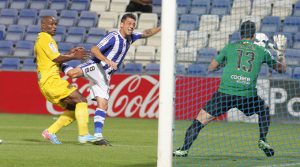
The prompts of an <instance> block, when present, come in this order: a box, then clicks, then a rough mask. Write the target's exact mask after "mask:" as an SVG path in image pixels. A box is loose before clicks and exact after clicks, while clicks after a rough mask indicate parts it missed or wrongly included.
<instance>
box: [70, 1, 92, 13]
mask: <svg viewBox="0 0 300 167" xmlns="http://www.w3.org/2000/svg"><path fill="white" fill-rule="evenodd" d="M89 8H90V0H72V3H70V6H69V9H71V10H78V11H86V10H88V9H89Z"/></svg>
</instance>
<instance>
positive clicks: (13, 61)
mask: <svg viewBox="0 0 300 167" xmlns="http://www.w3.org/2000/svg"><path fill="white" fill-rule="evenodd" d="M19 67H20V58H18V57H5V58H3V59H2V65H1V69H2V70H18V69H19Z"/></svg>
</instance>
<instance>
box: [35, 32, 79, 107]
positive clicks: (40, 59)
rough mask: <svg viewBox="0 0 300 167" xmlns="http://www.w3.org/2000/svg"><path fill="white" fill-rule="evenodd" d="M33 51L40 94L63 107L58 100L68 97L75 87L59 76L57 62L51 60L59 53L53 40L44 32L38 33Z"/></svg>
mask: <svg viewBox="0 0 300 167" xmlns="http://www.w3.org/2000/svg"><path fill="white" fill-rule="evenodd" d="M34 52H35V55H36V60H37V61H36V63H37V72H38V79H39V81H38V83H39V87H40V90H41V92H42V94H43V95H44V96H45V97H46V99H47V100H48V101H50V102H51V103H53V104H57V105H59V106H61V107H65V104H62V103H61V102H60V100H61V99H63V98H65V97H68V96H69V95H70V94H71V93H72V92H73V91H75V90H76V87H74V86H72V85H71V84H70V83H69V82H68V81H66V80H63V79H62V78H61V77H60V75H59V64H57V63H55V62H53V60H54V59H55V58H57V57H58V56H59V55H60V53H59V51H58V47H57V44H56V42H55V40H54V39H53V38H52V36H51V35H50V34H48V33H46V32H41V33H39V35H38V37H37V40H36V42H35V45H34Z"/></svg>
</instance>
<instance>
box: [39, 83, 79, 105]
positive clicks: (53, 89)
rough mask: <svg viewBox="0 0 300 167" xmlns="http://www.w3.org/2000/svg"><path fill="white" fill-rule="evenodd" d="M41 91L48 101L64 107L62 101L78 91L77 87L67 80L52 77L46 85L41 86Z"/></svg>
mask: <svg viewBox="0 0 300 167" xmlns="http://www.w3.org/2000/svg"><path fill="white" fill-rule="evenodd" d="M39 85H40V84H39ZM40 89H41V92H42V94H43V95H44V96H45V97H46V99H47V100H48V101H50V102H51V103H53V104H57V105H59V106H62V104H60V100H61V99H63V98H65V97H68V96H69V95H70V94H71V93H72V92H74V91H75V90H76V87H74V86H73V85H71V84H70V83H69V82H68V81H66V80H63V79H61V78H58V77H52V78H49V79H48V80H47V81H46V82H45V83H44V84H42V85H40Z"/></svg>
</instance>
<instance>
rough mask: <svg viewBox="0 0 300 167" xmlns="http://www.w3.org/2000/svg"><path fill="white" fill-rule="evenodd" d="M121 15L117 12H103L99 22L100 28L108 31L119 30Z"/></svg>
mask: <svg viewBox="0 0 300 167" xmlns="http://www.w3.org/2000/svg"><path fill="white" fill-rule="evenodd" d="M118 18H119V13H117V12H103V13H101V15H100V18H99V21H98V27H100V28H105V29H107V30H109V29H112V28H117V25H118V23H117V22H118Z"/></svg>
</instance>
